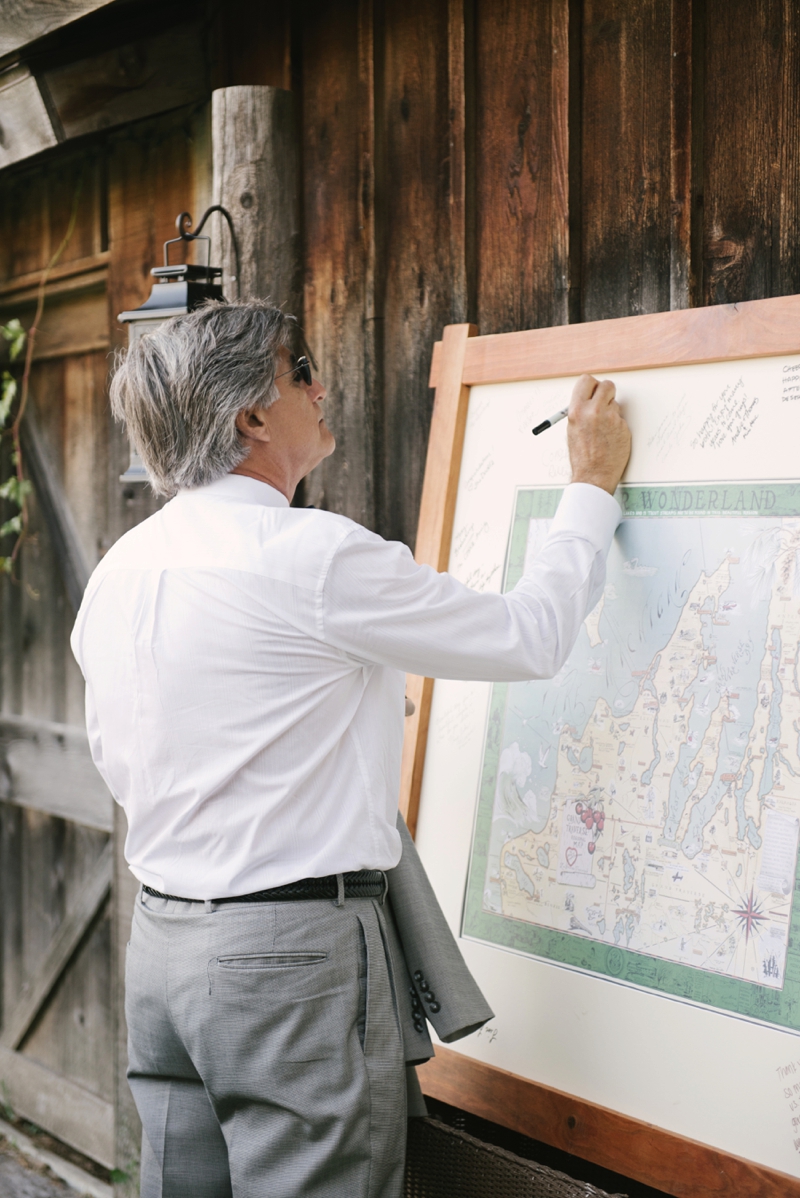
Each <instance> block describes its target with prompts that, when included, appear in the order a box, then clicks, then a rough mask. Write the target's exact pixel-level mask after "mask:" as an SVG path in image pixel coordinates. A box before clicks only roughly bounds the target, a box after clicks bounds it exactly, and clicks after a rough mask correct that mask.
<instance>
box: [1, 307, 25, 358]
mask: <svg viewBox="0 0 800 1198" xmlns="http://www.w3.org/2000/svg"><path fill="white" fill-rule="evenodd" d="M0 333H2V335H3V337H4V338H5V340H6V341H8V343H9V346H8V356H9V358H10V359H11V361H12V362H16V360H17V358H18V357H19V355H20V354H21V353H22V351H23V349H24V347H25V338H26V336H27V334H26V332H25V330H24V329H23V327H22V325H21V324H20V322H19V321H18V320H17V319H16V317H15V318H14V319H13V320H9V322H8V324H4V325H0Z"/></svg>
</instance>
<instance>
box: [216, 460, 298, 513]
mask: <svg viewBox="0 0 800 1198" xmlns="http://www.w3.org/2000/svg"><path fill="white" fill-rule="evenodd" d="M253 456H254V455H251V457H249V458H245V460H244V461H243V462H240V463H239V465H238V466H234V468H233V470H231V474H241V475H243V476H244V477H245V478H254V479H256V480H257V481H258V482H260V483H267V484H268V486H270V487H274V489H275V490H276V491H280V493H281V495H285V496H286V498H287V499H288V500H289V503H291V502H292V499H293V497H294V493H295V490H296V489H297V484H296V483H293V482H290V481H289V479H288V478H287V477H286V474H285V472H283V471H280V470H278V469H277V468H276V467H275V466H274V465H272V464H271V463H262V462H253V461H252V457H253Z"/></svg>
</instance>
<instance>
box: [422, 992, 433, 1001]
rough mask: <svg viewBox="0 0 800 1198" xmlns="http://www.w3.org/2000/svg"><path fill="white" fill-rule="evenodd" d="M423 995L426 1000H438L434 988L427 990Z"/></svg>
mask: <svg viewBox="0 0 800 1198" xmlns="http://www.w3.org/2000/svg"><path fill="white" fill-rule="evenodd" d="M422 997H423V998H424V999H425V1002H436V995H435V994H434V993H433V991H432V990H425V991H424V993H423V995H422Z"/></svg>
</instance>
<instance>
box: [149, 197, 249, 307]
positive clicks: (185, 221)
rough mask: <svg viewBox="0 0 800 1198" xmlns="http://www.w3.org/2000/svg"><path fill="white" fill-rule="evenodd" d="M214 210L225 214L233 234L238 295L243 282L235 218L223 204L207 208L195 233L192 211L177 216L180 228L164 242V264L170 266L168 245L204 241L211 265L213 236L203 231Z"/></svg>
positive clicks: (208, 263) (176, 223)
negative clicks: (203, 234)
mask: <svg viewBox="0 0 800 1198" xmlns="http://www.w3.org/2000/svg"><path fill="white" fill-rule="evenodd" d="M214 212H219V213H220V215H221V216H224V217H225V220H226V221H227V222H228V229H229V231H230V235H231V245H232V246H233V257H234V261H235V263H236V295H237V297H238V296H239V294H240V289H241V282H240V279H239V272H240V266H239V246H238V243H237V241H236V234H235V233H234V231H233V218H232V217H231V214H230V212H229V211H228V209H227V208H223V206H222V204H212V206H211V207H210V208H207V209H206V210H205V212H204V213H203V215H202V216H201V218H200V224H199V225H198V226H197V228H196V229H195V230H194V232H193V233H191V232H189V230H190V229H191V228H192V216H191V213H190V212H181V213H180V215H179V216H178V217H176V219H175V228H176V229H177V230H178V236H177V237H173V238H171V239H170V240H169V241H165V242H164V265H165V266H169V248H168V247H169V246H171V245H177V244H178V242H180V241H204V242H205V243H206V266H209V265H210V262H211V238H210V237H208V236H205V237H203V236H202V235H201V234H202V231H203V226H204V225H205V223H206V221H207V220H208V218H209V216H211V215H212V213H214Z"/></svg>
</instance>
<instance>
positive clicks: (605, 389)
mask: <svg viewBox="0 0 800 1198" xmlns="http://www.w3.org/2000/svg"><path fill="white" fill-rule="evenodd" d="M616 393H617V388H616V387H615V385H614V384H613V383H612V382H611V380H610V379H603V380H602V381H600V380H598V379H596V378H594V377H593V376H592V375H591V374H582V375H581V377H580V378H579V379H578V381H577V383H576V384H575V387H574V388H573V391H572V400H571V402H570V405H569V414H570V418H571V419H572V420H575V419H580V414H582V413H583V412H586V413H587V414H588V411H589V409H590V408H593V409H594V410H595V411H597V410H598V409H601V410H602V409H603V408H607V407H609V405H610V404H612V403H613V402H614V396H615V395H616Z"/></svg>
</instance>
